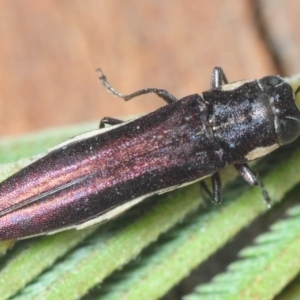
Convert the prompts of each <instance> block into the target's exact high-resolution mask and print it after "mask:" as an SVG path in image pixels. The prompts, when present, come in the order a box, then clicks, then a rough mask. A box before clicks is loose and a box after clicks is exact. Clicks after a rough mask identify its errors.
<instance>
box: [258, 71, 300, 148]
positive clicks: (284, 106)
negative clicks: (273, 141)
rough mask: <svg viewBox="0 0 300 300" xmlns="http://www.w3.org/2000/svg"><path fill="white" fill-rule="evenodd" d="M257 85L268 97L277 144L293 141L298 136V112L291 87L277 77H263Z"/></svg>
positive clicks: (299, 123) (299, 128)
mask: <svg viewBox="0 0 300 300" xmlns="http://www.w3.org/2000/svg"><path fill="white" fill-rule="evenodd" d="M259 84H260V85H261V87H262V89H263V91H264V92H265V94H267V96H268V100H269V102H270V105H271V108H272V111H273V114H274V124H275V130H276V134H277V137H278V142H279V144H280V145H285V144H288V143H290V142H292V141H294V140H295V139H296V138H297V137H298V136H299V135H300V112H299V109H298V107H297V105H296V102H295V95H294V92H293V89H292V87H291V85H290V84H289V83H287V82H286V81H285V80H284V79H283V78H281V77H279V76H267V77H264V78H262V79H260V80H259ZM296 92H298V89H297V91H296Z"/></svg>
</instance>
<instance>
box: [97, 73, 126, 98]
mask: <svg viewBox="0 0 300 300" xmlns="http://www.w3.org/2000/svg"><path fill="white" fill-rule="evenodd" d="M96 72H98V73H99V74H100V76H99V80H100V81H101V83H102V84H103V85H104V87H105V88H106V89H107V90H108V91H110V92H111V93H113V94H114V95H115V96H117V97H119V98H122V99H124V96H123V95H122V94H121V93H120V92H118V91H117V90H115V89H114V88H113V87H112V86H111V85H110V84H109V83H108V81H107V79H106V76H105V75H104V73H103V72H102V70H101V69H100V68H98V69H97V70H96Z"/></svg>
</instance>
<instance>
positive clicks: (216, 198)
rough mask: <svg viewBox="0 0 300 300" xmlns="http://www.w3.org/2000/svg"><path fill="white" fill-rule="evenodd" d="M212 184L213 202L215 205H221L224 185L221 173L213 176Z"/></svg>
mask: <svg viewBox="0 0 300 300" xmlns="http://www.w3.org/2000/svg"><path fill="white" fill-rule="evenodd" d="M211 183H212V189H213V192H212V194H213V198H212V199H213V202H214V204H220V203H221V202H222V183H221V177H220V174H219V172H216V173H214V174H213V175H212V176H211Z"/></svg>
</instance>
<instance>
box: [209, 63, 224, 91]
mask: <svg viewBox="0 0 300 300" xmlns="http://www.w3.org/2000/svg"><path fill="white" fill-rule="evenodd" d="M227 83H228V80H227V78H226V76H225V73H224V71H223V69H222V68H220V67H215V68H214V69H213V71H212V76H211V88H212V89H213V88H217V87H220V86H221V85H223V84H227Z"/></svg>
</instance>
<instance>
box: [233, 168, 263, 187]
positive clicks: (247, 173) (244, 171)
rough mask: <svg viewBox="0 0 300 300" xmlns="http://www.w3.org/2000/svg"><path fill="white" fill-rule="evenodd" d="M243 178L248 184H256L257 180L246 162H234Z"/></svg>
mask: <svg viewBox="0 0 300 300" xmlns="http://www.w3.org/2000/svg"><path fill="white" fill-rule="evenodd" d="M233 166H234V167H235V169H236V170H237V171H238V173H239V174H240V175H241V176H242V177H243V179H244V180H245V181H246V182H248V183H249V184H250V185H258V184H259V180H258V178H257V176H256V175H254V173H253V172H252V171H251V169H250V168H249V166H248V165H247V164H234V165H233Z"/></svg>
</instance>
